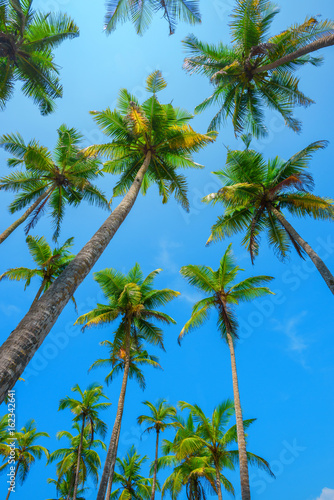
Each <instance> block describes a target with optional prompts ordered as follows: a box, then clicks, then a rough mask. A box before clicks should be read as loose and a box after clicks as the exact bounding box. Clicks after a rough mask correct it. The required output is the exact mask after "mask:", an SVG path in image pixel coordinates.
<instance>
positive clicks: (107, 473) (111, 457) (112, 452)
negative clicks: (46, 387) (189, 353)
mask: <svg viewBox="0 0 334 500" xmlns="http://www.w3.org/2000/svg"><path fill="white" fill-rule="evenodd" d="M130 328H131V324H130V323H129V324H128V332H127V336H126V351H125V352H126V354H125V363H124V373H123V381H122V387H121V392H120V395H119V399H118V406H117V413H116V418H115V423H114V428H113V430H112V434H111V438H110V443H109V448H108V452H107V457H106V461H105V464H104V469H103V473H102V477H101V482H100V486H99V491H98V493H97V497H96V500H105V498H108V497H107V496H106V491H107V487H108V489H109V490H110V492H111V488H112V483H113V475H114V470H115V464H116V458H117V448H118V441H119V434H120V431H121V424H122V416H123V410H124V401H125V393H126V386H127V383H128V376H129V370H130ZM111 473H112V475H111ZM108 483H109V484H108ZM109 497H110V494H109Z"/></svg>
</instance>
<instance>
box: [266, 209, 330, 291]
mask: <svg viewBox="0 0 334 500" xmlns="http://www.w3.org/2000/svg"><path fill="white" fill-rule="evenodd" d="M271 211H272V213H273V214H274V215H275V217H277V219H278V220H279V221H280V223H281V224H282V226H283V227H284V228H285V230H286V231H287V232H288V233H289V234H290V235H291V236H292V238H293V239H294V240H296V241H297V243H298V244H299V245H300V246H301V247H302V249H303V250H305V252H306V253H307V255H308V256H309V257H310V259H311V260H312V262H313V264H314V265H315V267H316V268H317V269H318V271H319V273H320V274H321V276H322V277H323V279H324V280H325V283H326V285H327V286H328V288H329V289H330V291H331V292H332V293H333V294H334V276H333V275H332V273H331V272H330V270H329V269H328V267H327V266H326V265H325V263H324V262H323V261H322V260H321V259H320V257H319V255H318V254H317V253H316V252H315V251H314V250H313V248H312V247H311V246H310V245H309V244H308V243H307V242H306V241H305V240H303V238H302V237H301V236H300V235H299V234H298V233H297V231H296V230H295V229H294V228H293V227H292V226H291V224H290V223H289V222H288V221H287V220H286V218H285V217H284V216H283V215H282V213H281V212H280V211H279V210H277V209H276V208H275V207H273V206H272V207H271Z"/></svg>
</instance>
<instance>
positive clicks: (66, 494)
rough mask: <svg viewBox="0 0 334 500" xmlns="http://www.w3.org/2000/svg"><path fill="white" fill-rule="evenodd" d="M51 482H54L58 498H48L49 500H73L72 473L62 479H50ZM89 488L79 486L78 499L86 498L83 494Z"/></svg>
mask: <svg viewBox="0 0 334 500" xmlns="http://www.w3.org/2000/svg"><path fill="white" fill-rule="evenodd" d="M47 481H48V483H49V484H53V485H54V486H55V487H56V490H57V498H48V500H71V498H72V495H73V481H72V478H71V475H70V474H68V475H67V476H65V477H64V478H62V479H58V480H56V479H48V480H47ZM87 490H88V488H79V489H78V491H77V497H76V498H77V500H85V497H83V496H82V495H84V494H85V492H86V491H87Z"/></svg>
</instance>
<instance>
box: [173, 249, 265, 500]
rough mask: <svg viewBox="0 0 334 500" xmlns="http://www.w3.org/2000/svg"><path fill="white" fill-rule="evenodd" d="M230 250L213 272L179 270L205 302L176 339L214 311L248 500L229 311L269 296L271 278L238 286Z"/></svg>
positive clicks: (233, 326)
mask: <svg viewBox="0 0 334 500" xmlns="http://www.w3.org/2000/svg"><path fill="white" fill-rule="evenodd" d="M231 246H232V245H229V246H228V248H227V250H226V252H225V254H224V256H223V258H222V259H221V261H220V265H219V268H218V270H217V271H214V270H213V269H211V268H210V267H207V266H195V265H189V266H183V267H182V268H181V274H182V275H183V276H184V277H185V278H186V280H187V281H188V283H190V284H191V285H192V286H194V287H196V288H198V289H199V290H200V291H201V292H204V293H205V295H206V298H204V299H202V300H200V301H199V302H197V303H196V304H195V305H194V307H193V310H192V315H191V318H190V320H189V321H188V322H187V323H186V324H185V326H184V327H183V329H182V331H181V333H180V335H179V342H180V341H181V340H182V338H183V337H184V335H185V334H186V333H188V332H189V331H190V330H192V329H193V328H196V327H199V326H201V325H202V324H203V323H204V322H205V321H206V320H207V319H208V314H209V311H210V310H211V309H215V310H216V311H217V312H218V321H217V328H218V331H219V332H220V334H221V336H222V338H223V339H224V340H225V341H226V343H227V345H228V347H229V350H230V356H231V367H232V381H233V392H234V403H235V414H236V421H237V434H238V448H239V455H240V480H241V492H242V500H249V499H250V489H249V475H248V463H247V453H246V440H245V433H244V426H243V418H242V410H241V403H240V394H239V383H238V375H237V365H236V360H235V350H234V344H235V342H236V340H237V339H238V334H237V330H238V322H237V318H236V317H235V315H234V312H233V310H232V307H233V306H234V305H235V304H239V302H246V301H250V300H253V299H255V298H257V297H262V296H264V295H267V294H269V293H271V292H270V290H269V289H268V288H267V287H265V286H263V285H264V284H265V283H268V282H269V281H271V280H272V279H273V278H271V277H269V276H253V277H251V278H246V279H245V280H243V281H241V282H240V283H235V279H236V277H237V275H238V273H239V271H242V269H241V268H240V267H238V266H237V265H236V262H235V259H234V258H233V255H232V248H231Z"/></svg>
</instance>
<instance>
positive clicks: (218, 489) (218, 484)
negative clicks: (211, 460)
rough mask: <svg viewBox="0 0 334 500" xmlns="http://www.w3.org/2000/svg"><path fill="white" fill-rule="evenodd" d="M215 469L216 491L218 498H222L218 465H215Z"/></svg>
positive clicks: (221, 499)
mask: <svg viewBox="0 0 334 500" xmlns="http://www.w3.org/2000/svg"><path fill="white" fill-rule="evenodd" d="M215 469H216V487H217V493H218V500H223V494H222V485H221V482H220V472H219V467H217V465H215Z"/></svg>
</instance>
